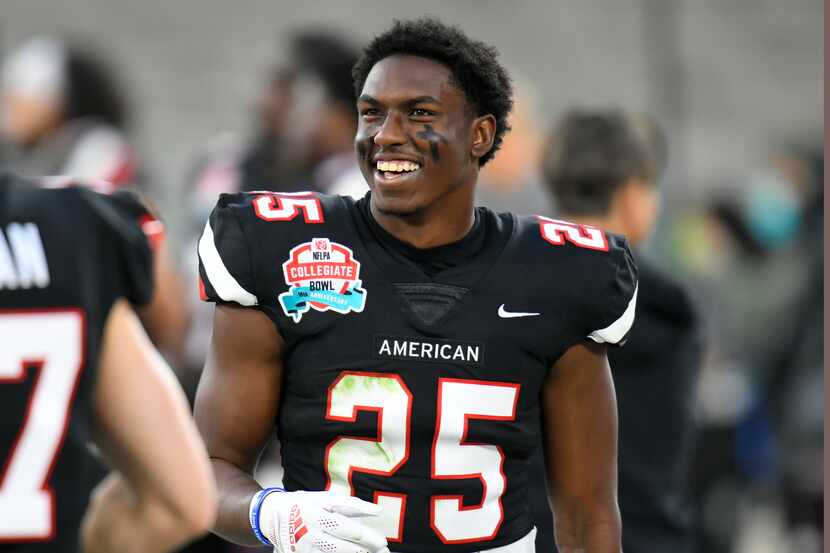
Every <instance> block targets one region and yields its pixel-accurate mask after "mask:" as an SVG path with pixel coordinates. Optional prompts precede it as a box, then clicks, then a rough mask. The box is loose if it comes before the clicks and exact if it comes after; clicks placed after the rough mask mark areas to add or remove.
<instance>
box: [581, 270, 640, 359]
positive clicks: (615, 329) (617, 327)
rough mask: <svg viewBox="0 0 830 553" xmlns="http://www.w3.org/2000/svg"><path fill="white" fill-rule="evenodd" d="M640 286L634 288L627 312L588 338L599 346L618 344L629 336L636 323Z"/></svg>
mask: <svg viewBox="0 0 830 553" xmlns="http://www.w3.org/2000/svg"><path fill="white" fill-rule="evenodd" d="M639 286H640V285H639V283H637V285H635V286H634V294H633V295H632V296H631V300H630V301H629V302H628V307H626V308H625V312H624V313H623V314H622V315H621V316H620V318H619V319H617V320H616V321H614V322H613V323H611V324H610V325H608V326H606V327H605V328H601V329H599V330H595V331H593V332H592V333H591V334H589V335H588V338H590V339H591V340H593V341H594V342H596V343H598V344H603V343H608V344H616V343H617V342H619V341H620V340H622V339H623V338H624V337H625V335H626V334H628V331H629V330H630V329H631V325H632V324H633V323H634V311H635V309H636V307H637V290H638V289H639Z"/></svg>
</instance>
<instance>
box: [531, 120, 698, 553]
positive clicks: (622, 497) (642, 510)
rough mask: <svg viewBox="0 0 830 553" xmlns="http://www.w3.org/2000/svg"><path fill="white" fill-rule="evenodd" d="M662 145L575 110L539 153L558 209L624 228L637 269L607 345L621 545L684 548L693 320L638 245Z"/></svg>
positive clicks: (632, 549)
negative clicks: (616, 333) (626, 324)
mask: <svg viewBox="0 0 830 553" xmlns="http://www.w3.org/2000/svg"><path fill="white" fill-rule="evenodd" d="M666 150H667V148H666V140H665V137H664V136H663V134H662V131H661V130H660V129H659V128H658V127H657V125H656V124H655V123H654V122H653V121H652V120H651V119H648V118H646V117H643V116H633V115H630V114H626V113H624V112H622V111H621V110H618V109H604V110H603V109H591V110H588V109H574V110H571V111H568V112H567V113H565V115H564V116H563V117H562V119H561V120H560V121H559V123H558V124H557V125H556V126H555V128H554V129H553V131H552V133H551V136H550V138H549V140H548V142H547V144H546V146H545V149H544V150H543V156H542V159H543V163H542V172H543V175H544V179H545V185H546V186H547V188H548V191H549V192H550V193H551V195H552V197H553V198H554V199H555V204H556V206H557V208H558V212H559V215H558V217H560V218H561V219H563V220H567V221H571V222H574V223H577V224H586V225H592V226H595V227H599V228H602V229H605V230H608V231H611V232H615V233H618V234H621V235H623V236H625V237H627V238H628V240H629V242H630V243H631V245H632V248H633V249H634V252H635V257H636V261H637V266H638V269H639V276H638V281H639V284H638V292H637V294H638V299H637V310H636V319H635V321H636V322H635V324H634V326H633V328H632V330H631V334H630V335H629V337H628V341H627V342H626V344H625V346H624V347H622V348H614V349H613V350H611V351H609V352H608V358H609V362H610V364H611V370H612V374H613V377H614V386H615V388H616V390H617V405H618V410H619V504H620V512H621V515H622V521H623V548H624V549H625V551H626V553H688V552H689V551H691V531H692V527H691V524H692V522H691V517H690V514H691V509H690V502H689V499H688V489H687V474H688V468H689V455H690V446H691V439H692V435H693V430H694V424H693V406H694V398H695V393H694V392H695V381H696V378H697V374H698V371H699V368H700V363H701V356H702V352H703V348H702V340H701V338H702V336H701V332H700V330H701V329H700V325H699V322H698V319H697V315H696V313H695V309H694V308H693V306H692V303H691V302H690V300H689V297H688V296H687V294H686V292H685V291H684V289H683V287H682V286H680V285H679V284H678V283H676V282H674V281H673V280H672V279H670V278H669V277H668V276H667V275H665V274H664V273H663V272H662V271H661V270H659V269H658V268H657V267H656V266H655V265H654V264H652V263H651V262H650V261H649V260H648V259H647V258H646V257H644V256H643V255H641V252H640V251H639V248H638V247H639V246H641V245H642V244H643V242H644V241H645V240H646V239H647V238H648V237H649V235H650V234H651V232H652V231H653V229H654V227H655V224H656V221H657V215H658V212H659V208H660V195H661V192H660V189H659V187H658V181H659V179H660V175H661V174H662V172H663V169H664V167H665V165H666ZM537 508H538V507H537ZM541 516H548V517H549V514H547V513H545V512H544V511H542V515H541ZM551 548H552V544H550V545H548V544H540V547H538V549H539V550H541V551H547V550H552V549H551Z"/></svg>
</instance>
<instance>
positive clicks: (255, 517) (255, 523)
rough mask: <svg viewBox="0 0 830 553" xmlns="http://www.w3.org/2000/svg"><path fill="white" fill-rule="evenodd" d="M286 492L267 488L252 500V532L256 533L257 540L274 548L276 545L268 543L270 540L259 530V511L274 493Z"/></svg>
mask: <svg viewBox="0 0 830 553" xmlns="http://www.w3.org/2000/svg"><path fill="white" fill-rule="evenodd" d="M284 491H285V490H284V489H282V488H265V489H264V490H260V491H258V492H257V494H256V495H255V496H254V498H253V499H252V500H251V510H250V513H249V514H250V516H251V520H250V522H251V530H253V531H254V535H255V536H256V539H258V540H259V541H261V542H262V543H263V544H265V545H268V546H270V547H273V546H274V544H273V543H271V542H270V541H268V538H266V537H265V535H263V533H262V530H261V529H260V528H259V510H260V508H261V507H262V502H263V501H265V498H266V497H268V496H269V495H271V494H272V493H274V492H284Z"/></svg>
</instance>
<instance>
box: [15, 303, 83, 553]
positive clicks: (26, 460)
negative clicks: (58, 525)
mask: <svg viewBox="0 0 830 553" xmlns="http://www.w3.org/2000/svg"><path fill="white" fill-rule="evenodd" d="M0 336H2V337H3V345H2V347H0V385H2V386H21V387H22V386H23V385H24V383H25V382H26V380H27V373H28V372H29V371H27V369H28V368H29V367H34V368H35V370H36V374H37V376H36V377H35V378H34V383H33V384H32V386H31V388H32V391H31V392H30V393H29V399H28V401H27V403H26V410H25V412H24V413H23V418H22V420H21V421H20V424H19V426H18V430H17V435H16V437H15V438H14V442H13V443H12V445H11V449H10V451H9V454H8V456H7V457H6V459H0V542H3V541H9V540H15V541H48V540H50V539H52V538H53V537H54V532H55V497H54V491H53V490H52V489H50V488H49V486H48V484H47V482H48V480H49V476H50V474H51V472H52V470H53V469H54V465H55V460H56V459H57V456H58V454H59V452H60V449H61V445H62V444H63V440H64V438H65V436H66V430H67V426H68V424H69V414H70V407H71V404H72V399H73V397H74V395H75V389H76V387H77V383H78V377H79V376H80V372H81V368H82V367H83V350H84V346H83V344H84V318H83V314H82V313H81V312H80V311H78V310H72V309H68V310H54V311H20V312H5V313H4V312H0Z"/></svg>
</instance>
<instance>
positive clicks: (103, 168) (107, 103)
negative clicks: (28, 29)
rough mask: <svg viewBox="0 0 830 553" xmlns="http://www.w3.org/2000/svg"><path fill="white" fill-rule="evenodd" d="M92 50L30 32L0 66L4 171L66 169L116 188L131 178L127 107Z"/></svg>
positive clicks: (67, 172)
mask: <svg viewBox="0 0 830 553" xmlns="http://www.w3.org/2000/svg"><path fill="white" fill-rule="evenodd" d="M91 52H92V50H91V49H84V48H81V47H80V46H79V45H77V44H74V43H68V42H64V41H61V40H58V39H55V38H50V37H37V38H32V39H30V40H28V41H26V42H25V43H23V44H22V45H21V46H19V47H18V48H17V49H16V50H14V51H13V52H11V53H10V54H9V56H8V57H7V58H6V59H5V60H4V61H3V64H2V69H0V137H2V139H3V140H4V141H5V142H7V144H9V145H10V146H11V148H10V152H8V153H7V159H5V160H0V161H1V162H2V163H0V165H2V166H3V167H4V168H5V169H6V170H13V171H15V172H17V173H19V174H23V175H29V176H33V177H34V176H41V175H71V176H73V177H75V178H78V179H81V180H83V181H88V182H89V181H103V182H106V183H110V184H112V185H113V186H115V187H118V186H122V185H125V184H135V183H136V182H137V176H138V168H137V164H136V155H135V152H134V151H133V148H132V146H130V144H129V142H128V140H127V138H126V135H125V132H126V129H127V126H128V124H129V110H128V106H127V102H126V99H125V97H124V95H123V93H122V90H121V88H120V85H119V83H117V82H116V79H115V77H114V75H113V73H112V72H111V70H110V69H109V68H108V67H107V66H106V65H105V64H104V63H103V62H102V61H101V60H100V59H98V57H97V56H96V55H93V54H92V53H91Z"/></svg>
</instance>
